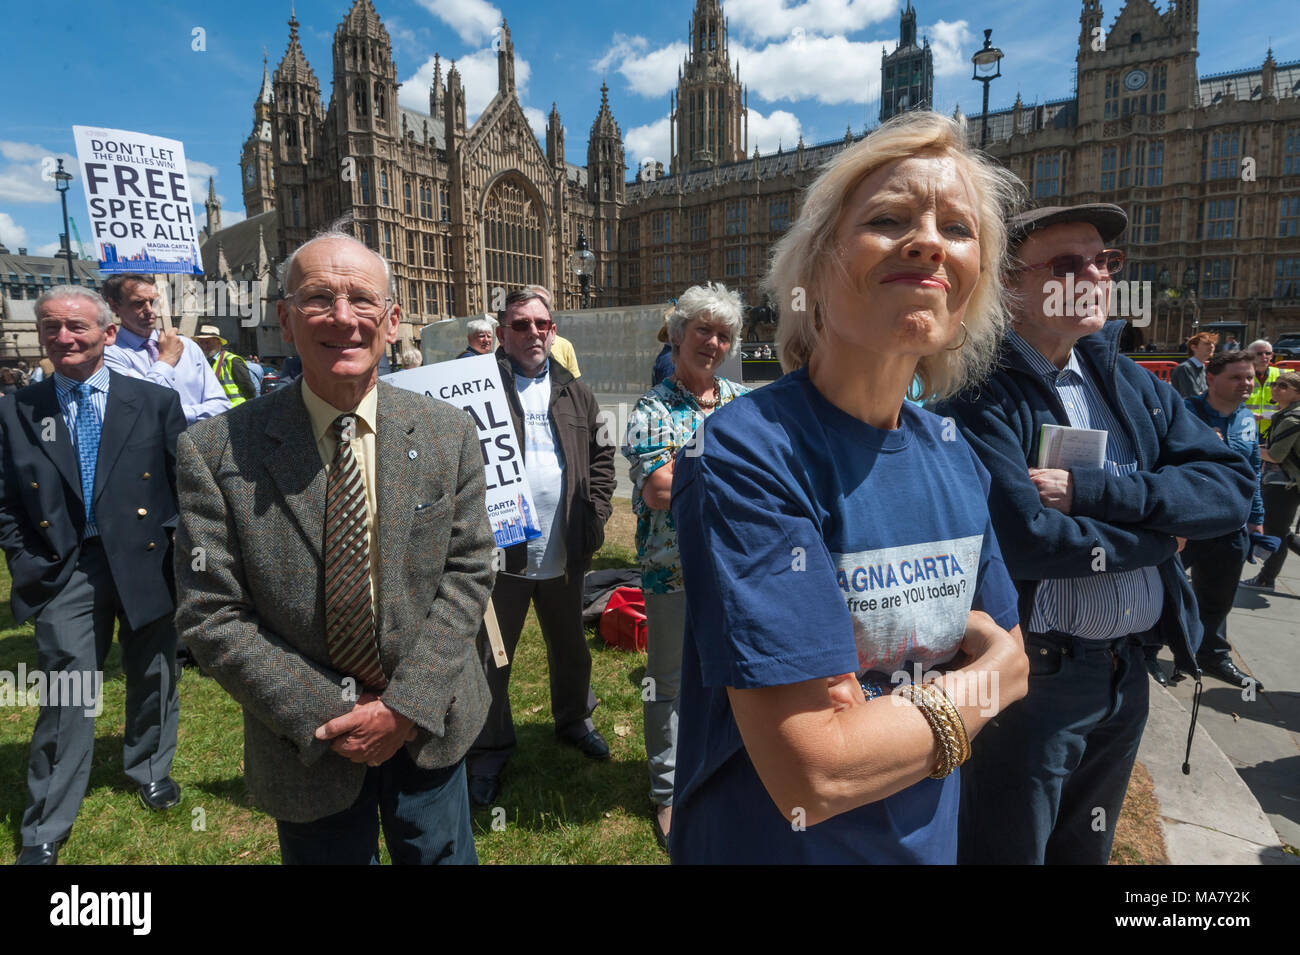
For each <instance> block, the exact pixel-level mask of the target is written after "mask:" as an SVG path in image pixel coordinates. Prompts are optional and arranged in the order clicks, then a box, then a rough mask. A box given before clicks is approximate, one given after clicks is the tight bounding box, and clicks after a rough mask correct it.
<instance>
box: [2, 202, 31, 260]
mask: <svg viewBox="0 0 1300 955" xmlns="http://www.w3.org/2000/svg"><path fill="white" fill-rule="evenodd" d="M0 245H5V246H8V247H9V251H11V252H12V251H14V250H16V249H17V248H18V247H19V246H20V245H21V246H25V245H27V230H26V229H24V228H23V227H22V226H20V225H19V224H18V223H17V222H14V217H13V216H11V215H10V214H9V213H7V212H0Z"/></svg>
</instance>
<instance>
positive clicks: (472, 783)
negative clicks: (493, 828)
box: [469, 776, 501, 806]
mask: <svg viewBox="0 0 1300 955" xmlns="http://www.w3.org/2000/svg"><path fill="white" fill-rule="evenodd" d="M500 795H501V777H500V776H471V777H470V778H469V801H470V802H472V803H473V804H474V805H476V806H490V805H492V804H493V803H494V802H496V801H497V796H500Z"/></svg>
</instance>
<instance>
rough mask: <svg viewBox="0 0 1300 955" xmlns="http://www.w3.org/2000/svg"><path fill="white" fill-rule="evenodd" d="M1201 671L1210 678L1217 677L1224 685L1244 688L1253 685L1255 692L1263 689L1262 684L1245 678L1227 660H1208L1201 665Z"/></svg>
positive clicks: (1235, 666)
mask: <svg viewBox="0 0 1300 955" xmlns="http://www.w3.org/2000/svg"><path fill="white" fill-rule="evenodd" d="M1201 669H1202V670H1204V671H1205V672H1206V673H1208V674H1210V675H1211V676H1217V677H1218V678H1219V679H1220V680H1222V681H1223V682H1224V683H1231V684H1233V685H1234V686H1240V687H1246V686H1249V685H1250V684H1252V683H1253V684H1255V689H1256V690H1262V689H1264V684H1263V683H1260V682H1259V681H1258V680H1256V679H1255V678H1254V677H1253V676H1247V675H1246V674H1245V673H1242V672H1241V671H1240V670H1239V669H1237V665H1236V664H1235V663H1233V662H1232V661H1231V660H1229V659H1227V658H1222V657H1221V658H1219V659H1217V660H1210V661H1208V662H1205V663H1202V664H1201Z"/></svg>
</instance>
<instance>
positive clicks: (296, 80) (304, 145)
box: [271, 16, 325, 261]
mask: <svg viewBox="0 0 1300 955" xmlns="http://www.w3.org/2000/svg"><path fill="white" fill-rule="evenodd" d="M273 88H274V103H273V108H272V111H271V135H272V137H273V139H274V144H273V145H274V149H273V153H274V156H275V176H274V179H275V197H276V201H275V207H276V208H277V209H278V210H279V211H280V235H279V248H278V249H277V250H276V258H277V259H279V260H281V261H282V260H284V259H285V258H286V257H287V256H288V254H289V252H290V250H292V249H296V248H297V247H298V246H300V245H302V243H304V242H306V241H307V239H309V238H310V237H311V234H312V232H313V231H314V230H315V229H316V228H319V225H320V223H319V222H318V221H317V219H318V218H319V216H314V215H313V214H312V210H313V208H314V207H316V206H318V205H319V202H318V201H313V202H312V203H311V204H310V205H309V203H308V198H309V197H308V190H307V181H308V167H309V166H310V165H311V161H312V157H313V156H315V155H316V154H317V153H318V152H319V150H320V143H319V139H320V127H321V124H322V123H323V122H324V119H325V114H324V111H323V110H322V109H321V103H320V82H319V81H318V80H317V79H316V74H315V73H313V72H312V69H311V67H310V66H308V65H307V57H306V56H305V55H304V54H303V52H302V45H301V44H300V43H299V42H298V21H297V20H296V19H295V18H293V17H292V16H290V18H289V47H288V49H287V50H285V53H284V58H283V59H281V60H280V65H279V66H277V67H276V68H275V77H274V80H273ZM313 198H314V197H313Z"/></svg>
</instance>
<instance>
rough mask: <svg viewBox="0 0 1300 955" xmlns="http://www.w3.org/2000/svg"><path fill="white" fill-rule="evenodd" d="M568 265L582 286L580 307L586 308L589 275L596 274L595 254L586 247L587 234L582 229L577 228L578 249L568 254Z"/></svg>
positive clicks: (589, 284) (589, 281) (589, 282)
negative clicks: (570, 254)
mask: <svg viewBox="0 0 1300 955" xmlns="http://www.w3.org/2000/svg"><path fill="white" fill-rule="evenodd" d="M569 267H570V268H572V269H573V274H574V275H576V276H577V277H578V285H579V286H581V287H582V307H583V308H586V307H587V291H588V289H589V288H590V286H591V277H592V276H593V275H595V274H596V256H595V255H594V254H593V253H592V251H591V250H590V249H588V248H587V236H586V235H585V234H584V233H583V231H582V229H579V230H578V249H577V251H576V252H574V253H573V255H572V256H570V258H569Z"/></svg>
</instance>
